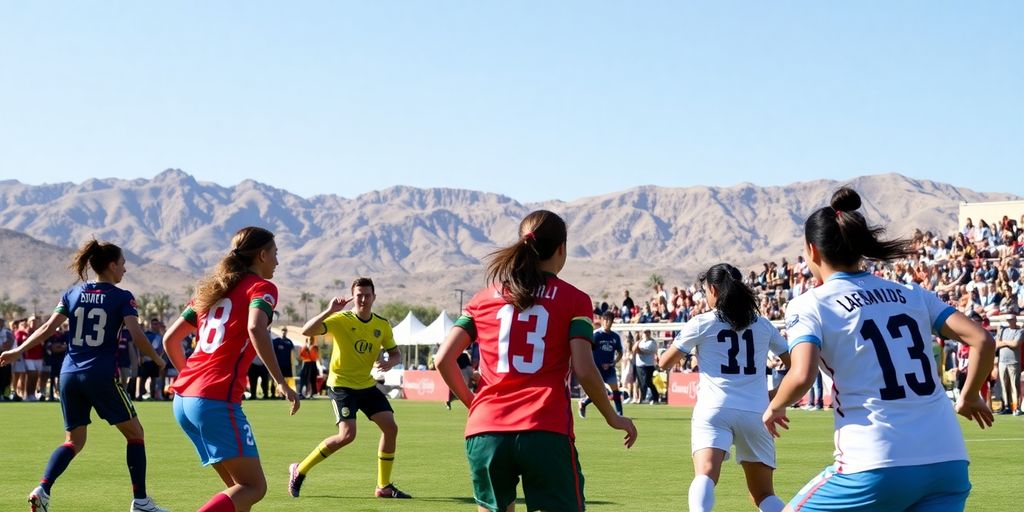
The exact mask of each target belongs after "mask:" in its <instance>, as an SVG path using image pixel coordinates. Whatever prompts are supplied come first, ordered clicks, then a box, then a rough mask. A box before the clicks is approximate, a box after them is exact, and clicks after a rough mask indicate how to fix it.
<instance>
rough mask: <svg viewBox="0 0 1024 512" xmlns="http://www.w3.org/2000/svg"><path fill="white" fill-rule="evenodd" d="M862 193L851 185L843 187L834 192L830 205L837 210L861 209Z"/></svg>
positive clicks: (850, 210)
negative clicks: (858, 192)
mask: <svg viewBox="0 0 1024 512" xmlns="http://www.w3.org/2000/svg"><path fill="white" fill-rule="evenodd" d="M860 205H861V202H860V195H859V194H857V192H856V191H855V190H853V189H852V188H850V187H842V188H840V189H839V190H836V192H835V193H834V194H832V201H830V202H829V206H831V207H832V209H833V210H835V211H837V212H852V211H854V210H858V209H860Z"/></svg>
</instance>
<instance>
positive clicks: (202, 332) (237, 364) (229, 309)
mask: <svg viewBox="0 0 1024 512" xmlns="http://www.w3.org/2000/svg"><path fill="white" fill-rule="evenodd" d="M276 304H277V287H276V286H274V283H271V282H270V281H267V280H266V279H263V278H262V277H259V276H257V275H256V274H247V275H246V276H245V277H243V278H242V280H241V281H239V283H238V284H237V285H235V287H234V288H232V289H231V291H229V292H228V293H227V295H225V296H224V297H223V298H221V299H220V300H219V301H217V302H216V303H215V304H214V305H213V307H211V308H210V310H209V311H205V312H195V311H193V310H192V308H191V307H189V308H187V309H186V310H185V312H184V313H182V314H181V315H182V316H183V317H185V319H186V320H188V321H189V322H190V323H192V324H193V325H197V326H198V329H197V330H198V337H197V339H196V350H195V352H193V353H192V356H191V357H189V358H188V362H187V363H186V364H185V369H184V370H182V371H181V373H180V374H179V375H178V379H177V380H175V381H174V386H173V387H172V388H171V389H173V390H174V392H175V393H177V394H179V395H181V396H195V397H201V398H211V399H214V400H224V401H228V402H241V401H242V392H243V391H244V390H245V386H246V383H247V381H248V379H247V377H246V376H247V372H248V370H249V365H250V364H251V363H252V360H253V359H254V358H255V357H256V349H255V348H254V347H253V346H252V343H250V342H249V332H248V323H249V310H250V309H252V308H259V309H261V310H263V311H264V312H265V313H266V314H267V316H268V317H269V318H273V314H274V306H275V305H276Z"/></svg>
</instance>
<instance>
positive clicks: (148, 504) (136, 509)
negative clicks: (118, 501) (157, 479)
mask: <svg viewBox="0 0 1024 512" xmlns="http://www.w3.org/2000/svg"><path fill="white" fill-rule="evenodd" d="M128 512H168V511H167V509H165V508H160V507H158V506H157V504H156V503H154V502H153V498H150V497H149V496H146V498H145V499H142V500H132V506H131V508H129V509H128Z"/></svg>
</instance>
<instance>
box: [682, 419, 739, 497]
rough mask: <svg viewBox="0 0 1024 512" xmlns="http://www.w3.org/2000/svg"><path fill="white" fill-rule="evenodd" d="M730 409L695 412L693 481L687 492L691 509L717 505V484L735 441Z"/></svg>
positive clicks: (692, 439)
mask: <svg viewBox="0 0 1024 512" xmlns="http://www.w3.org/2000/svg"><path fill="white" fill-rule="evenodd" d="M731 412H732V411H731V410H730V409H715V410H711V411H708V410H703V409H694V411H693V418H692V420H691V426H690V449H691V456H692V458H693V480H692V481H691V482H690V488H689V490H688V491H687V502H688V503H689V506H690V510H691V511H709V510H711V509H712V508H713V507H714V505H715V485H717V484H718V477H719V476H720V475H721V472H722V462H724V461H725V460H726V459H727V458H728V457H729V447H730V446H732V441H733V434H732V428H731V424H730V413H731Z"/></svg>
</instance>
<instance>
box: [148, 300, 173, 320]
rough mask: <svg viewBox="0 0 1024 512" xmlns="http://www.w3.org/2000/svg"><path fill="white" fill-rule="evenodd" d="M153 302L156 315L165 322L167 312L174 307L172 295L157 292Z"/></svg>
mask: <svg viewBox="0 0 1024 512" xmlns="http://www.w3.org/2000/svg"><path fill="white" fill-rule="evenodd" d="M152 304H153V309H154V310H155V312H156V317H157V318H159V319H160V321H161V322H163V321H164V319H165V318H167V312H168V311H170V310H171V308H173V307H174V304H172V303H171V296H170V295H167V294H166V293H158V294H156V295H155V296H154V297H153V302H152Z"/></svg>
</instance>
